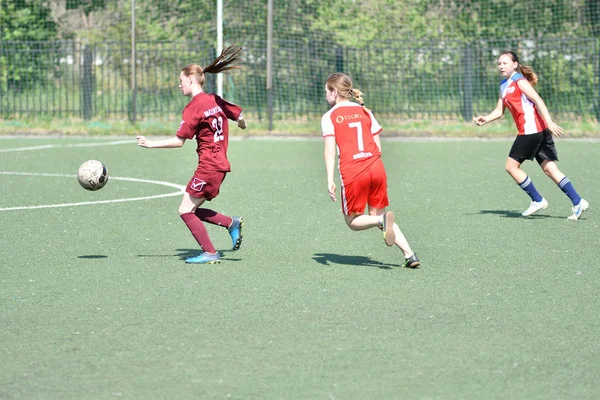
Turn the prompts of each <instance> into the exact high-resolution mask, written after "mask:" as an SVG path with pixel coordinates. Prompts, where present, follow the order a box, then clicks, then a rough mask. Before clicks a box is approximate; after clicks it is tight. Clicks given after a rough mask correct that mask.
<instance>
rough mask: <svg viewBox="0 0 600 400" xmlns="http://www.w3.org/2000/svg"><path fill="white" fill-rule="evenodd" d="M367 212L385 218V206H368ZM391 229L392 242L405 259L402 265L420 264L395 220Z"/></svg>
mask: <svg viewBox="0 0 600 400" xmlns="http://www.w3.org/2000/svg"><path fill="white" fill-rule="evenodd" d="M369 214H371V215H377V216H383V218H385V214H386V211H385V208H372V207H369ZM381 228H383V224H382V225H381ZM393 230H394V236H395V240H394V244H395V245H396V246H398V248H399V249H400V250H401V251H402V253H403V254H404V259H405V260H406V261H405V262H404V264H403V266H405V267H408V268H416V267H418V266H419V265H421V262H420V261H419V258H418V257H417V255H416V254H415V252H414V251H413V250H412V249H411V247H410V245H409V244H408V240H406V237H405V236H404V234H403V233H402V231H401V230H400V227H399V226H398V224H397V223H396V222H394V223H393Z"/></svg>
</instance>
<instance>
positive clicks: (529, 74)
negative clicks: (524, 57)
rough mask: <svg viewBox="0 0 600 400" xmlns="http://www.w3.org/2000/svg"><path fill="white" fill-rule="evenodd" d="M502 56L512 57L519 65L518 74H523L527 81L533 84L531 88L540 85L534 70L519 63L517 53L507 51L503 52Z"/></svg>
mask: <svg viewBox="0 0 600 400" xmlns="http://www.w3.org/2000/svg"><path fill="white" fill-rule="evenodd" d="M500 55H501V56H503V55H507V56H510V58H511V60H513V61H515V62H516V63H517V72H519V73H520V74H522V75H523V76H524V77H525V79H527V80H528V81H529V83H531V86H535V85H536V83H538V77H537V75H536V73H535V72H533V68H531V67H530V66H528V65H523V64H521V63H520V62H519V57H518V56H517V53H515V52H514V51H510V50H506V51H503V52H502V53H500Z"/></svg>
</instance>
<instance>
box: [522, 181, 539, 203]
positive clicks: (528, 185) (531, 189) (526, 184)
mask: <svg viewBox="0 0 600 400" xmlns="http://www.w3.org/2000/svg"><path fill="white" fill-rule="evenodd" d="M519 186H521V189H523V190H524V191H525V192H526V193H527V194H528V195H529V197H531V200H533V201H538V202H539V201H542V196H541V195H540V194H539V193H538V191H537V189H536V188H535V186H533V182H532V181H531V179H529V176H528V177H527V178H525V180H524V181H523V182H521V183H519Z"/></svg>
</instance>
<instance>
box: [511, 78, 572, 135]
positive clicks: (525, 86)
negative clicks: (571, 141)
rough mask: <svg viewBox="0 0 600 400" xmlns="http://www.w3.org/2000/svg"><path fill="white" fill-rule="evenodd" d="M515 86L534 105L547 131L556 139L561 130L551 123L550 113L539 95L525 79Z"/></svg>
mask: <svg viewBox="0 0 600 400" xmlns="http://www.w3.org/2000/svg"><path fill="white" fill-rule="evenodd" d="M517 85H519V89H521V92H523V93H524V94H525V96H527V97H528V98H529V100H531V101H533V102H534V103H535V106H536V108H537V109H538V111H539V112H540V114H541V115H542V118H544V121H546V124H548V130H550V132H552V134H553V135H554V136H556V137H559V136H560V135H561V134H562V128H561V127H560V126H558V125H556V124H555V123H554V121H552V117H551V116H550V112H549V111H548V107H546V103H544V100H542V98H541V97H540V95H539V94H538V93H537V92H536V91H535V89H534V88H533V86H531V83H529V81H527V79H520V80H518V81H517Z"/></svg>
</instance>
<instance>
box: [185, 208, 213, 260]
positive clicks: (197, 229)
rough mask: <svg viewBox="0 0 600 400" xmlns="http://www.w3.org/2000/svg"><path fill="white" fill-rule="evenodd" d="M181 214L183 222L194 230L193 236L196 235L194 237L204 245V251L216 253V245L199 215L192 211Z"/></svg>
mask: <svg viewBox="0 0 600 400" xmlns="http://www.w3.org/2000/svg"><path fill="white" fill-rule="evenodd" d="M180 216H181V219H182V220H183V222H184V223H185V224H186V225H187V227H188V228H189V230H190V232H192V236H194V239H196V241H197V242H198V244H199V245H200V247H202V251H206V252H208V253H213V254H214V253H216V252H217V250H215V247H214V246H213V244H212V242H211V241H210V237H209V236H208V231H207V230H206V227H205V226H204V224H203V223H202V221H200V220H199V219H198V217H196V215H194V213H191V212H189V213H185V214H181V215H180Z"/></svg>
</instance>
